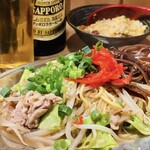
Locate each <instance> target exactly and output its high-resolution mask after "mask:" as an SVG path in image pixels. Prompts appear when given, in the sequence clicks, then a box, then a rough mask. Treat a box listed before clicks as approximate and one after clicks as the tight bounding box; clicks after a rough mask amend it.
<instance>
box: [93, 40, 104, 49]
mask: <svg viewBox="0 0 150 150" xmlns="http://www.w3.org/2000/svg"><path fill="white" fill-rule="evenodd" d="M95 46H96V50H97V51H99V50H100V49H101V48H102V47H103V42H102V41H98V42H97V43H96V44H95Z"/></svg>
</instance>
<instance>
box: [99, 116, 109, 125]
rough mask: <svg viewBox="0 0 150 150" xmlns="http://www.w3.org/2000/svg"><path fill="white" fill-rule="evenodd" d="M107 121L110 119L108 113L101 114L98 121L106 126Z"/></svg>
mask: <svg viewBox="0 0 150 150" xmlns="http://www.w3.org/2000/svg"><path fill="white" fill-rule="evenodd" d="M109 121H110V117H109V115H108V114H103V115H102V118H101V120H100V122H99V123H100V124H101V125H103V126H107V125H108V124H109Z"/></svg>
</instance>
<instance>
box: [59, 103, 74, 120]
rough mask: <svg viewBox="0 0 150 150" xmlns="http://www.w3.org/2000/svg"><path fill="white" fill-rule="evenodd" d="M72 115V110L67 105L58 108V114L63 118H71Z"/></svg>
mask: <svg viewBox="0 0 150 150" xmlns="http://www.w3.org/2000/svg"><path fill="white" fill-rule="evenodd" d="M71 113H72V109H71V108H70V107H68V106H66V105H65V104H61V105H59V107H58V114H59V116H60V117H61V118H64V117H65V116H70V115H71Z"/></svg>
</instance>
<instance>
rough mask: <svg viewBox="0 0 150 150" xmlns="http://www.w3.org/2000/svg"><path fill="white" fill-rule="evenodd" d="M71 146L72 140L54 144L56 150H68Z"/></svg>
mask: <svg viewBox="0 0 150 150" xmlns="http://www.w3.org/2000/svg"><path fill="white" fill-rule="evenodd" d="M70 144H71V141H70V140H67V139H66V140H65V139H60V140H57V141H55V142H54V150H67V149H68V147H69V145H70Z"/></svg>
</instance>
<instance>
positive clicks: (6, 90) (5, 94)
mask: <svg viewBox="0 0 150 150" xmlns="http://www.w3.org/2000/svg"><path fill="white" fill-rule="evenodd" d="M10 93H11V89H10V87H9V86H7V85H5V86H4V87H3V88H2V89H1V90H0V94H1V95H2V96H3V97H8V96H9V95H10Z"/></svg>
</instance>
